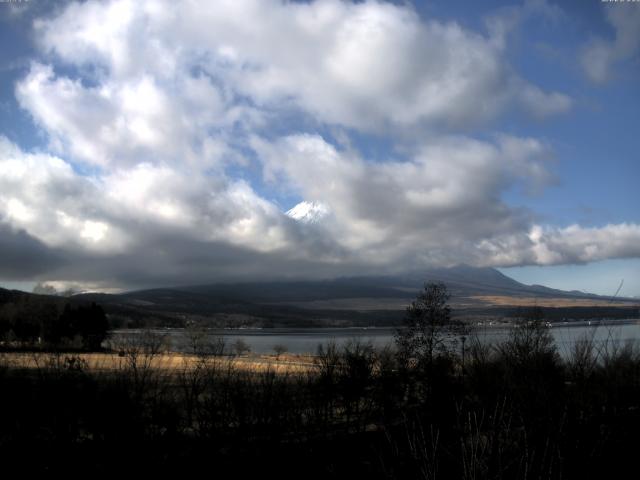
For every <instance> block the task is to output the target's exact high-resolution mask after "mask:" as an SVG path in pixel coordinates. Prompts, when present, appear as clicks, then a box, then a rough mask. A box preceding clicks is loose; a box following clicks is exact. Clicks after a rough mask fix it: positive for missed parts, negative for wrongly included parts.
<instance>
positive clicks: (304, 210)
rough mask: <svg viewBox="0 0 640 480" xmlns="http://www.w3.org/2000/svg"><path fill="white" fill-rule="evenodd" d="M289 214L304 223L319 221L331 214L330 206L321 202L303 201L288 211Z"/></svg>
mask: <svg viewBox="0 0 640 480" xmlns="http://www.w3.org/2000/svg"><path fill="white" fill-rule="evenodd" d="M287 215H288V216H289V217H291V218H293V219H294V220H297V221H299V222H302V223H317V222H319V221H320V220H322V219H323V218H324V217H326V216H327V215H329V207H327V206H326V205H325V204H323V203H320V202H307V201H303V202H300V203H299V204H297V205H296V206H295V207H293V208H292V209H291V210H289V211H287Z"/></svg>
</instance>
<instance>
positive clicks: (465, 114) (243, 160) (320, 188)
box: [0, 0, 640, 288]
mask: <svg viewBox="0 0 640 480" xmlns="http://www.w3.org/2000/svg"><path fill="white" fill-rule="evenodd" d="M527 14H530V13H527ZM493 25H494V27H493V28H489V29H488V33H483V32H478V31H472V30H469V29H467V28H465V27H463V26H462V25H460V24H458V23H455V22H442V21H438V20H436V19H425V18H422V17H421V16H420V15H419V14H418V13H417V12H416V11H415V10H413V9H412V8H410V7H408V6H404V5H394V4H390V3H382V2H373V1H369V2H361V3H350V2H341V1H337V0H336V1H332V0H327V1H315V2H311V3H289V2H280V1H275V0H274V1H267V0H260V1H257V0H256V1H251V0H242V1H239V0H234V1H229V2H226V1H218V2H209V3H194V2H179V4H176V2H175V1H173V2H159V1H148V2H145V1H126V0H118V1H110V2H94V1H87V2H84V3H70V4H69V5H68V6H66V7H65V8H64V9H63V10H61V11H60V12H58V13H57V14H56V16H54V17H53V18H41V19H39V20H37V21H36V22H35V24H34V35H35V38H36V40H37V43H38V46H39V49H40V56H39V57H38V58H37V59H34V61H33V62H32V64H31V66H30V68H29V70H28V72H27V73H26V75H25V76H24V77H23V78H21V79H20V81H19V82H18V83H17V85H16V89H15V94H16V98H17V99H18V102H19V104H20V105H21V107H22V108H23V109H24V110H25V111H26V112H28V114H29V115H30V116H31V118H32V119H33V121H34V123H35V124H36V125H37V126H38V128H40V129H41V131H42V132H43V134H44V136H45V138H46V139H47V140H46V141H47V147H46V148H43V149H40V150H25V149H22V148H21V147H20V146H18V145H15V144H13V143H12V142H10V141H9V140H7V139H6V138H2V139H0V240H1V241H2V245H3V246H6V249H5V248H3V251H4V252H3V255H4V257H6V258H2V259H1V261H0V264H2V266H1V268H0V275H3V276H5V277H6V278H12V279H37V280H48V281H57V282H65V281H67V282H74V283H78V282H85V283H91V284H92V285H103V286H105V287H106V286H114V285H116V286H121V287H123V288H127V287H135V286H149V285H169V284H178V283H196V282H207V281H218V280H228V279H234V280H236V279H249V278H258V277H260V278H274V277H327V276H336V275H349V274H356V273H380V272H391V271H401V270H403V269H407V268H421V267H423V266H424V267H427V266H435V265H437V266H442V265H452V264H456V263H462V262H465V263H471V264H476V265H493V266H510V265H524V264H544V265H548V264H561V263H575V262H590V261H594V260H601V259H606V258H626V257H639V256H640V226H639V225H636V224H620V225H605V226H602V227H600V228H591V229H588V228H583V227H580V226H579V225H573V226H570V227H566V228H559V227H552V226H548V225H539V224H538V222H537V219H536V216H535V214H534V213H533V212H531V211H529V210H527V209H525V208H522V207H518V206H512V205H510V204H508V203H507V202H506V201H505V200H504V196H505V193H506V192H508V191H509V190H511V189H514V188H515V189H521V190H524V191H538V192H539V191H542V190H544V188H545V186H546V185H547V184H548V183H549V182H551V181H553V174H552V173H551V172H550V169H549V161H550V159H551V158H552V157H553V150H552V147H551V146H550V145H547V144H545V142H544V141H541V140H539V139H536V138H522V137H517V136H513V135H506V134H501V133H491V134H489V135H474V134H473V132H474V131H478V129H481V128H485V129H486V128H487V126H489V127H490V126H491V125H492V123H493V122H495V121H497V119H499V118H500V117H501V116H503V115H513V114H517V115H522V116H524V117H530V118H533V119H537V120H540V119H543V118H546V117H548V116H552V115H558V114H562V113H565V112H567V111H568V110H569V109H570V108H571V106H572V100H571V98H570V97H568V96H567V95H566V94H564V93H562V92H555V91H546V90H544V89H543V88H541V87H539V86H537V85H535V84H534V83H532V82H530V81H528V80H527V79H525V78H523V77H522V76H521V75H519V74H518V73H517V72H516V71H515V69H514V68H513V66H511V65H510V64H509V62H508V60H507V55H506V42H505V35H507V33H505V30H506V28H502V27H500V28H498V23H495V21H494V23H493ZM329 131H332V132H337V133H336V134H335V135H331V134H328V133H327V132H329ZM354 134H358V135H365V136H369V137H371V138H391V139H392V141H393V142H394V143H395V146H396V147H397V148H396V149H395V150H393V151H392V152H390V153H389V154H388V157H387V158H382V159H381V158H376V159H371V158H367V157H366V156H365V155H363V154H362V153H360V152H359V151H358V149H357V148H354V147H353V146H352V145H351V143H350V141H349V138H350V137H351V136H352V135H354ZM337 138H342V139H343V140H344V139H345V138H346V141H340V142H338V141H337V140H336V139H337ZM396 152H397V153H396ZM279 198H295V199H297V201H299V202H304V201H306V202H316V204H318V205H323V206H326V212H324V213H323V215H322V218H321V219H319V220H318V221H314V222H301V221H296V219H295V218H292V217H291V216H290V215H287V213H286V212H287V211H288V210H289V209H290V208H291V207H292V206H293V205H282V202H281V201H280V200H278V199H279ZM294 203H295V201H294ZM323 208H324V207H323ZM29 251H32V252H33V255H32V256H29V254H28V253H26V252H29ZM7 252H8V253H7ZM11 252H15V253H11ZM8 258H21V259H30V261H26V260H25V264H27V266H25V268H24V269H20V268H18V265H19V264H20V263H21V262H12V261H9V260H7V259H8Z"/></svg>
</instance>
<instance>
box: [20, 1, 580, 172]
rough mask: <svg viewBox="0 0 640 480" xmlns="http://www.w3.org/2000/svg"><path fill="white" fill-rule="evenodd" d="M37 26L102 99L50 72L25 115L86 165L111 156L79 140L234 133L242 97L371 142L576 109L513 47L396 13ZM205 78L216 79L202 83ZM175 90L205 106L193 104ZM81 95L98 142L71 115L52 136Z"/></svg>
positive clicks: (88, 12) (248, 9) (230, 9)
mask: <svg viewBox="0 0 640 480" xmlns="http://www.w3.org/2000/svg"><path fill="white" fill-rule="evenodd" d="M169 5H170V7H171V8H168V7H169ZM36 27H37V32H38V35H39V36H38V38H39V40H40V44H41V46H42V48H43V50H44V51H46V52H50V53H52V54H54V55H56V56H57V57H59V58H60V59H62V60H63V61H64V62H67V63H69V64H72V65H75V66H77V67H78V68H80V69H83V71H87V72H91V74H90V76H92V77H93V80H94V81H96V82H97V83H98V84H99V86H100V87H99V88H88V87H83V86H82V85H81V84H80V83H79V82H70V81H69V80H68V79H64V78H56V77H54V76H53V74H52V72H48V73H47V72H46V70H45V69H44V67H40V68H37V69H36V70H35V71H32V74H31V75H30V76H29V77H28V78H27V79H26V80H25V82H23V84H22V85H21V86H20V87H19V93H20V96H21V98H22V99H23V101H22V104H23V106H25V108H27V109H29V110H30V111H31V112H32V113H33V114H34V116H35V117H36V118H37V119H38V120H40V121H41V122H42V123H44V124H45V127H46V128H48V129H49V130H52V131H53V132H54V133H56V134H58V135H60V134H63V135H65V136H66V137H67V139H69V138H70V139H71V140H70V141H71V142H74V143H75V142H77V143H78V144H79V145H78V149H76V150H79V152H78V151H75V152H74V153H80V154H82V155H83V158H85V159H88V160H89V161H91V160H90V159H91V156H92V155H93V156H95V155H97V156H98V157H99V156H100V153H96V152H89V151H86V152H85V149H84V148H83V147H82V141H81V140H75V138H76V136H77V135H78V133H80V134H82V135H81V137H83V138H95V137H96V134H97V137H98V140H99V141H100V139H102V140H103V141H102V142H100V143H101V145H100V146H101V147H104V146H105V145H104V144H106V146H107V151H110V150H111V149H113V148H114V147H115V145H131V148H133V147H136V146H138V147H139V146H156V147H158V148H162V149H166V148H167V147H170V146H175V145H176V140H180V139H185V138H186V139H191V140H192V138H191V137H192V136H193V131H191V130H190V129H189V127H187V126H185V125H184V122H181V121H180V119H188V120H189V122H194V121H195V123H196V125H195V129H197V130H198V131H202V129H206V128H207V127H210V126H212V125H216V124H219V123H221V122H222V123H224V122H229V121H233V117H234V116H238V115H240V114H241V112H240V111H238V110H237V109H236V110H235V111H233V110H232V109H230V108H229V105H228V104H225V101H233V99H237V98H238V97H241V98H248V99H249V100H250V102H251V103H252V104H253V105H254V106H256V107H257V108H258V109H262V110H267V111H270V112H274V111H281V110H283V109H284V110H286V109H287V107H288V108H289V109H291V108H296V109H300V110H301V111H302V112H305V113H307V114H309V115H311V116H312V117H314V118H316V119H318V120H319V121H321V122H325V123H334V124H340V125H344V126H349V127H354V128H358V129H362V130H368V131H372V130H373V131H378V130H380V129H382V128H386V127H387V126H395V127H403V128H406V127H410V126H414V125H418V124H429V125H436V126H445V127H459V126H468V125H477V124H479V123H481V122H484V121H486V120H491V119H493V118H495V117H496V116H497V115H499V114H500V113H502V112H503V111H504V110H505V109H507V108H510V107H512V108H520V109H522V110H523V111H525V112H527V113H530V114H532V115H535V116H547V115H552V114H557V113H562V112H564V111H566V110H568V109H569V108H570V105H571V101H570V99H569V98H568V97H567V96H566V95H564V94H562V93H558V92H544V91H543V90H541V89H540V88H539V87H536V86H535V85H532V84H530V83H528V82H527V81H526V80H524V79H522V78H520V77H518V76H517V75H516V74H515V73H514V72H513V71H512V69H511V68H510V67H509V65H508V64H507V62H506V60H505V59H504V45H503V42H495V41H494V40H495V39H494V38H493V37H491V36H484V35H482V34H479V33H476V32H473V31H470V30H467V29H465V28H463V27H462V26H460V25H459V24H457V23H454V22H449V23H443V22H438V21H436V20H426V21H425V20H422V19H421V18H420V17H419V16H418V14H417V13H416V12H415V11H414V10H413V9H411V8H410V7H407V6H400V5H393V4H390V3H382V2H372V1H370V2H363V3H357V4H353V3H348V2H341V1H338V0H326V1H316V2H312V3H308V4H307V3H286V2H285V3H283V2H276V1H275V0H273V1H272V0H260V1H256V0H241V1H240V0H237V1H233V2H228V1H227V2H225V1H220V2H209V3H206V4H202V3H192V2H183V3H181V4H180V5H176V3H175V2H169V4H167V5H164V6H163V4H162V3H160V2H155V1H154V2H145V1H135V2H134V1H128V0H117V1H112V2H100V3H97V2H92V1H89V2H86V3H83V4H81V5H78V4H72V5H70V6H69V7H68V8H67V9H66V10H65V11H64V12H63V13H62V14H61V15H60V16H59V17H57V18H55V19H53V20H41V21H39V22H37V24H36ZM194 71H199V72H206V74H207V75H208V76H202V75H201V76H198V77H195V78H194V73H193V72H194ZM196 82H198V83H199V85H192V84H193V83H196ZM190 83H192V84H190ZM214 85H215V86H214ZM217 89H219V90H220V91H218V90H217ZM175 91H180V92H182V93H184V94H189V93H190V92H193V96H194V98H196V99H197V100H196V102H194V103H192V104H189V105H185V104H184V103H181V102H179V101H178V99H176V98H175V96H174V95H172V92H175ZM128 94H129V95H128ZM69 96H71V97H72V98H71V99H72V100H74V101H76V103H78V102H80V103H84V104H83V105H82V107H86V106H87V104H86V103H85V102H87V103H88V104H89V105H90V107H91V108H92V110H95V111H96V112H99V113H101V116H100V118H99V119H98V118H96V119H95V121H96V122H97V123H98V124H99V125H100V130H99V131H96V130H97V125H96V128H90V127H87V128H85V127H84V125H79V124H78V122H77V120H76V119H75V117H74V116H72V115H67V116H64V117H63V118H61V119H59V120H58V121H57V122H55V124H52V122H51V120H49V115H48V114H49V113H50V112H51V111H57V110H58V108H57V107H59V106H60V102H61V101H64V100H65V97H66V100H69ZM31 97H35V99H31ZM30 99H31V101H30ZM200 102H209V103H210V104H209V105H200ZM187 103H188V102H187ZM211 103H213V105H212V104H211ZM137 105H138V106H140V107H144V108H137V107H136V106H137ZM149 106H153V107H154V108H151V109H149V108H147V107H149ZM79 107H80V106H79ZM225 107H226V108H225ZM110 109H112V110H113V111H110ZM194 112H195V114H196V115H195V118H194V115H193V114H194ZM203 112H208V113H209V116H206V115H204V116H203ZM251 112H252V109H249V113H246V115H248V116H251V115H255V112H253V113H251ZM198 115H200V116H201V117H203V118H200V120H201V121H200V122H197V120H198ZM114 116H115V117H114ZM116 120H117V121H116ZM178 146H180V142H179V141H178ZM176 148H177V147H176ZM99 150H100V151H103V150H104V148H100V149H99ZM170 151H171V150H170Z"/></svg>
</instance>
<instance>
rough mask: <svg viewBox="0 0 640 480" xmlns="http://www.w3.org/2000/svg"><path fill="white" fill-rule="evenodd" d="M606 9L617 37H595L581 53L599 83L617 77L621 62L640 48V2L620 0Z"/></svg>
mask: <svg viewBox="0 0 640 480" xmlns="http://www.w3.org/2000/svg"><path fill="white" fill-rule="evenodd" d="M605 12H606V16H607V21H608V22H609V24H610V25H611V26H612V27H613V29H614V35H615V37H614V39H613V40H606V39H603V38H600V37H598V38H595V39H594V40H592V41H591V43H590V44H589V45H588V46H587V47H586V48H585V49H584V50H583V52H582V56H581V62H582V67H583V69H584V71H585V73H586V74H587V76H588V78H589V79H590V80H591V81H592V82H594V83H599V84H603V83H606V82H607V81H609V80H610V79H611V78H613V77H615V73H614V72H613V69H614V67H615V65H616V64H617V63H619V62H623V61H625V60H629V59H631V58H634V57H637V55H638V53H639V52H640V5H637V4H620V3H616V4H613V5H608V6H607V8H606V9H605Z"/></svg>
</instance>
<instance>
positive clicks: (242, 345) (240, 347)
mask: <svg viewBox="0 0 640 480" xmlns="http://www.w3.org/2000/svg"><path fill="white" fill-rule="evenodd" d="M232 348H233V350H234V352H236V355H238V356H242V355H245V354H247V353H249V352H250V351H251V346H250V345H249V344H248V343H247V342H245V341H244V340H243V339H242V338H239V339H238V340H236V341H235V342H234V343H233V345H232Z"/></svg>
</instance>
